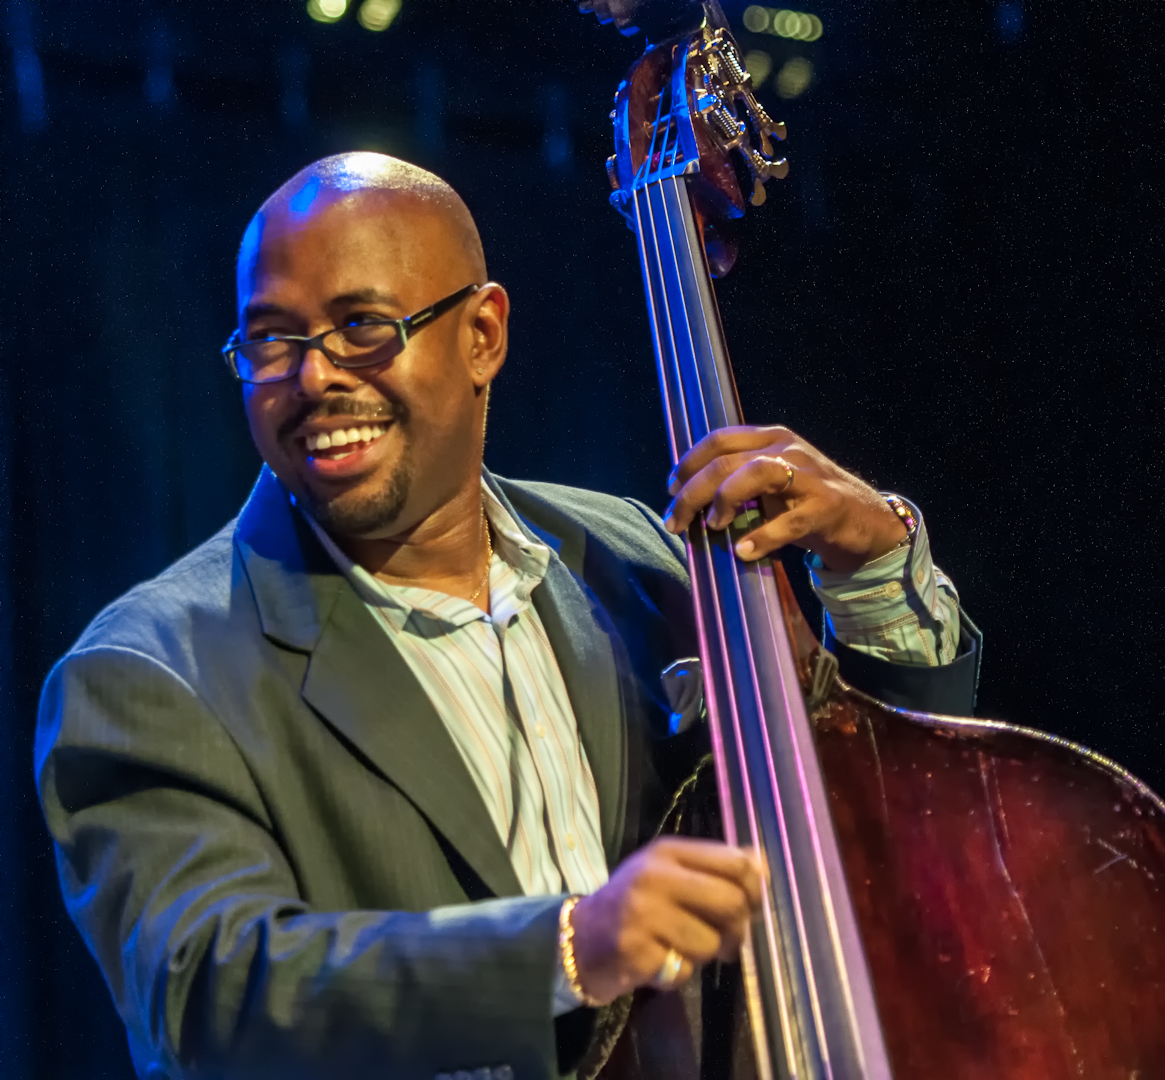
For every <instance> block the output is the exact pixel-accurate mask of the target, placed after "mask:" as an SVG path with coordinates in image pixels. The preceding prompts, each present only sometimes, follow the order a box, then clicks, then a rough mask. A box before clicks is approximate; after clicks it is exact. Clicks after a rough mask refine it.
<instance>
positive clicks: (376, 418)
mask: <svg viewBox="0 0 1165 1080" xmlns="http://www.w3.org/2000/svg"><path fill="white" fill-rule="evenodd" d="M337 416H342V417H343V418H344V419H345V420H353V421H366V422H368V423H376V424H383V423H397V424H406V423H408V419H409V409H408V406H407V405H405V404H404V402H402V401H395V400H393V399H385V400H382V401H367V400H365V399H364V398H361V397H359V396H357V395H355V394H336V395H334V396H329V397H326V398H324V400H323V401H310V402H304V404H303V406H302V407H301V408H300V409H298V410H297V411H296V412H295V413H294V414H293V415H292V416H290V417H288V419H286V420H284V421H283V423H282V424H280V425H279V438H280V439H286V438H290V437H291V436H292V435H294V434H295V432H296V431H297V430H299V428H301V427H302V426H303V425H304V424H307V423H311V422H312V421H314V420H331V419H333V418H335V417H337Z"/></svg>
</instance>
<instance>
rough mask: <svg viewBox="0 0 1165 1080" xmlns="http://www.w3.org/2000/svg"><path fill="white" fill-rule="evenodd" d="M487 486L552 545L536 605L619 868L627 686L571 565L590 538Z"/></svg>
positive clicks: (612, 637) (609, 851)
mask: <svg viewBox="0 0 1165 1080" xmlns="http://www.w3.org/2000/svg"><path fill="white" fill-rule="evenodd" d="M486 482H487V483H488V484H489V485H490V488H491V489H492V490H493V492H494V493H495V494H496V495H497V496H498V498H499V499H500V500H501V501H502V503H503V505H504V506H505V507H506V509H507V510H508V511H509V512H510V514H511V515H512V516H513V518H514V520H515V521H516V522H518V525H519V526H520V527H521V528H522V529H523V531H524V532H525V533H526V534H527V535H528V536H529V537H530V538H531V539H534V540H538V541H539V542H541V543H544V544H547V545H548V546H549V547H550V548H551V555H550V565H549V568H548V569H547V571H546V577H545V578H544V579H543V581H542V583H541V584H540V585H539V586H538V587H537V588H536V589H535V590H534V592H533V594H532V598H533V601H534V608H535V610H536V611H537V612H538V615H539V617H540V618H541V620H542V625H543V626H544V627H545V628H546V636H547V637H548V638H549V639H550V644H551V647H552V648H553V649H554V656H555V658H556V659H557V660H558V668H559V670H560V671H561V672H562V679H563V682H564V683H565V684H566V692H567V694H568V695H569V697H570V703H571V706H572V707H573V709H574V717H575V722H576V723H577V724H578V733H579V739H580V741H581V742H582V745H583V749H584V750H585V751H586V755H587V761H588V762H589V763H590V766H591V773H592V775H593V776H594V778H595V788H596V790H597V792H598V796H599V820H600V823H601V825H602V831H603V851H604V854H605V855H606V857H607V863H608V865H612V866H613V865H614V864H615V863H616V862H617V861H618V859H619V855H620V852H621V848H622V840H623V831H624V828H625V824H626V795H627V717H626V703H625V695H624V688H623V685H622V680H621V678H620V665H619V663H618V662H617V659H616V654H615V650H614V648H613V647H612V641H617V640H618V633H617V631H616V630H615V628H614V627H613V626H612V625H611V622H610V618H609V616H608V615H607V613H606V612H605V611H604V610H603V608H602V606H601V605H600V604H599V603H598V601H597V600H596V599H595V598H594V596H593V595H592V594H591V593H590V592H589V590H587V588H586V586H585V584H584V583H583V581H582V578H581V576H579V575H578V574H576V573H575V572H572V570H571V569H570V568H568V567H567V565H566V563H565V562H564V561H563V558H560V557H559V555H558V552H560V551H561V552H562V553H563V557H564V558H565V557H568V556H569V557H570V558H571V561H572V562H573V563H575V565H576V566H577V567H578V569H579V570H581V568H582V563H583V557H584V545H585V535H583V534H582V533H581V530H580V531H579V535H574V536H556V535H554V534H551V533H548V532H546V531H545V530H544V529H543V528H542V527H540V526H539V525H538V524H537V523H534V522H530V521H528V520H525V519H523V518H522V517H521V516H520V515H519V514H518V512H517V511H516V510H515V509H514V508H513V506H512V505H511V503H510V501H509V500H508V499H507V498H506V496H505V493H504V492H503V491H502V490H501V488H500V487H499V486H498V484H497V481H495V480H494V478H493V477H492V476H491V475H490V474H489V473H486Z"/></svg>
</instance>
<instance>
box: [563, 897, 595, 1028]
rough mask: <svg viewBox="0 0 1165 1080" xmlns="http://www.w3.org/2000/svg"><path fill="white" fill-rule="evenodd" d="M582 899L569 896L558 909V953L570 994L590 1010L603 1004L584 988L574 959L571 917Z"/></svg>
mask: <svg viewBox="0 0 1165 1080" xmlns="http://www.w3.org/2000/svg"><path fill="white" fill-rule="evenodd" d="M581 899H582V897H581V896H568V897H567V898H566V899H565V900H564V901H563V902H562V907H560V908H559V909H558V952H559V954H560V955H561V957H562V970H563V971H565V972H566V981H567V983H568V984H569V985H570V992H571V993H572V994H574V996H575V997H576V998H578V999H579V1001H581V1002H582V1003H583V1004H584V1005H585V1006H587V1008H588V1009H597V1008H599V1006H601V1005H602V1004H603V1003H602V1002H601V1001H599V999H598V998H593V997H591V995H590V994H588V993H587V992H586V991H585V990H584V989H583V988H582V983H580V982H579V980H578V964H577V963H576V962H575V959H574V923H573V922H571V918H570V916H571V913H572V912H573V911H574V907H575V905H576V904H577V903H578V902H579V901H580V900H581Z"/></svg>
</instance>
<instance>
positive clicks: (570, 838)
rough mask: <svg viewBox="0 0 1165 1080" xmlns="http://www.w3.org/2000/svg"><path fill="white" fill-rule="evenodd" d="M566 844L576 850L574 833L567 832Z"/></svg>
mask: <svg viewBox="0 0 1165 1080" xmlns="http://www.w3.org/2000/svg"><path fill="white" fill-rule="evenodd" d="M566 846H567V847H568V848H570V850H571V851H574V833H567V834H566Z"/></svg>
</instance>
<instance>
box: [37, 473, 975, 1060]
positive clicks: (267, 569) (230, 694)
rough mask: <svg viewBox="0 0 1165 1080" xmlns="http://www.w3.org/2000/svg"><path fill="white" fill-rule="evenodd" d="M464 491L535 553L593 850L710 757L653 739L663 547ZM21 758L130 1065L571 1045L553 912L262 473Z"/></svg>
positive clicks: (645, 518)
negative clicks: (123, 1032) (495, 506)
mask: <svg viewBox="0 0 1165 1080" xmlns="http://www.w3.org/2000/svg"><path fill="white" fill-rule="evenodd" d="M486 479H487V482H489V483H491V484H492V485H493V487H494V490H495V491H496V492H497V493H498V495H499V497H500V498H502V500H503V501H504V502H506V503H507V505H508V506H509V508H510V509H511V510H512V511H513V513H514V515H515V518H516V519H517V520H518V521H519V522H520V523H521V524H522V527H523V528H526V529H528V530H529V532H530V534H531V535H532V536H536V537H537V538H538V539H540V540H542V541H543V542H545V543H547V544H548V545H549V546H550V547H551V548H552V549H553V551H554V555H553V557H552V559H551V562H550V568H549V571H548V573H547V575H546V578H545V580H544V582H543V583H542V584H541V585H540V586H539V587H538V588H537V589H536V590H535V591H534V602H535V606H536V608H537V610H538V612H539V615H540V616H541V618H542V621H543V623H544V625H545V627H546V631H547V634H548V635H549V638H550V641H551V643H552V645H553V647H554V651H555V655H556V656H557V658H558V662H559V665H560V667H561V669H562V674H563V677H564V680H565V682H566V687H567V690H568V693H569V695H570V699H571V702H572V704H573V706H574V712H575V716H576V718H577V721H578V726H579V734H580V737H581V739H582V743H583V746H584V748H585V750H586V754H587V758H588V760H589V762H590V765H591V768H592V771H593V773H594V778H595V784H596V787H597V789H598V796H599V806H600V814H601V824H602V838H603V845H604V848H605V852H606V856H607V860H608V863H609V864H610V865H612V866H614V865H615V864H616V863H618V862H619V860H620V859H621V858H622V857H623V856H624V855H625V854H626V853H627V852H629V851H630V850H632V849H634V848H635V847H637V846H638V845H640V844H641V843H642V842H644V841H645V840H646V839H647V838H648V837H649V836H650V835H651V833H652V831H653V830H654V828H655V826H656V824H657V823H658V821H659V818H660V815H661V813H662V810H663V808H664V806H665V805H666V802H665V801H666V799H667V797H668V796H669V794H670V792H671V791H673V790H674V789H675V787H676V785H677V784H678V783H679V781H680V780H681V779H682V778H683V777H684V776H686V775H687V774H688V772H689V771H690V769H691V767H692V766H693V764H694V762H695V760H696V758H697V757H698V756H699V754H701V753H702V752H703V749H704V746H703V740H704V738H705V734H704V733H703V732H702V731H700V729H699V728H696V729H693V730H692V731H690V732H688V733H687V734H685V735H680V736H677V737H675V738H671V739H668V738H664V737H663V735H664V733H665V732H666V730H667V717H668V709H667V705H666V703H665V702H664V700H663V694H662V688H661V686H660V682H659V673H660V671H661V670H662V669H663V668H664V667H665V666H666V665H667V664H668V663H670V662H671V661H672V660H675V659H678V658H680V657H684V656H691V655H693V653H694V652H695V640H694V630H693V625H692V624H693V617H692V609H691V602H690V599H689V596H688V580H687V574H686V571H685V569H684V564H683V549H682V547H681V545H680V543H679V542H678V541H677V540H676V539H675V538H674V537H671V536H670V535H668V534H667V533H666V532H665V531H664V530H663V528H662V526H661V525H660V523H659V520H658V518H656V517H655V515H654V514H652V513H651V512H650V511H648V510H647V509H646V508H644V507H641V506H639V505H638V504H635V503H631V502H628V501H625V500H621V499H616V498H612V497H610V496H607V495H599V494H595V493H593V492H585V491H578V490H574V489H569V488H561V487H555V486H552V485H547V484H532V483H516V482H512V481H505V480H496V479H494V478H492V477H490V476H488V475H487V478H486ZM873 664H874V668H875V674H877V673H878V672H880V673H881V674H882V675H885V676H886V677H887V678H890V679H891V681H892V680H893V679H894V678H899V679H900V678H903V677H908V678H909V679H911V680H923V681H925V682H927V683H928V685H929V686H930V687H931V688H932V689H933V688H934V687H941V686H946V685H955V684H954V683H952V682H951V675H952V672H951V671H944V669H908V668H903V667H901V666H899V665H892V664H884V663H879V662H876V661H875V662H873ZM953 667H954V666H953V665H952V670H953ZM944 680H945V681H944ZM956 681H957V680H956ZM964 683H966V679H964ZM912 685H913V684H912ZM968 685H969V684H968ZM863 689H869V690H871V691H872V692H877V691H878V689H879V687H877V686H875V685H871V683H870V682H867V684H866V685H865V686H863ZM908 696H909V695H908ZM969 707H970V702H969V701H967V702H966V709H964V710H962V711H969ZM947 711H960V710H959V709H957V708H956V709H953V710H950V709H948V710H947ZM36 768H37V779H38V782H39V788H40V796H41V803H42V806H43V809H44V814H45V818H46V820H47V822H48V826H49V829H50V831H51V833H52V836H53V839H54V841H55V844H56V850H57V858H58V867H59V872H60V879H61V886H62V890H63V892H64V896H65V901H66V904H67V906H68V909H69V912H70V914H71V916H72V917H73V919H74V921H75V922H76V924H77V926H78V927H79V929H80V930H81V933H82V935H83V936H84V938H85V941H86V943H87V944H88V946H89V948H90V950H91V951H92V953H93V955H94V956H95V957H96V959H97V961H98V963H99V964H100V966H101V969H102V971H103V973H104V975H105V978H106V980H107V982H108V984H109V987H110V990H111V992H112V994H113V997H114V1000H115V1002H116V1004H117V1008H118V1010H119V1012H120V1014H121V1016H122V1018H123V1020H124V1021H125V1024H126V1027H127V1029H128V1032H129V1039H130V1047H131V1050H132V1053H133V1057H134V1061H135V1064H136V1066H137V1069H138V1072H139V1075H141V1076H144V1077H155V1078H159V1077H174V1078H177V1077H222V1078H224V1080H225V1078H231V1080H242V1078H260V1077H262V1078H266V1077H271V1078H276V1077H277V1078H279V1080H295V1078H304V1080H307V1078H322V1077H328V1078H332V1077H350V1078H361V1080H362V1078H365V1077H392V1078H398V1077H399V1078H414V1077H415V1078H424V1080H429V1078H431V1077H434V1076H437V1075H439V1074H443V1073H451V1072H455V1071H456V1070H467V1071H470V1072H471V1073H473V1072H474V1070H479V1071H478V1072H476V1073H475V1074H474V1075H475V1077H476V1080H491V1078H492V1080H506V1078H507V1077H509V1076H514V1077H517V1078H519V1080H527V1078H529V1080H536V1078H542V1077H553V1076H556V1075H557V1074H558V1058H557V1054H558V1051H560V1050H562V1046H561V1045H560V1044H561V1043H562V1042H564V1041H565V1042H573V1043H574V1044H575V1049H576V1050H577V1049H580V1047H579V1046H578V1045H577V1042H578V1040H577V1036H578V1031H577V1030H576V1031H574V1032H573V1033H571V1037H570V1038H567V1037H566V1035H565V1034H564V1032H563V1031H562V1030H561V1028H562V1027H563V1026H564V1025H561V1024H560V1030H559V1038H558V1039H557V1040H556V1030H555V1024H554V1023H553V1022H552V1019H551V1008H552V1005H551V1001H552V987H553V982H554V974H555V965H556V957H557V913H558V907H559V903H560V899H561V898H560V897H524V896H522V895H521V894H520V888H519V885H518V882H517V879H516V878H515V876H514V872H513V869H512V868H511V866H510V863H509V860H508V858H507V855H506V852H505V850H504V848H503V846H502V843H501V841H500V840H499V838H498V836H497V834H496V832H495V831H494V828H493V825H492V823H491V820H490V817H489V815H488V813H487V812H486V808H485V806H484V804H483V803H482V800H481V798H480V796H479V795H478V793H477V789H476V787H475V785H474V783H473V781H472V779H471V777H470V775H469V773H468V771H467V769H466V767H465V765H464V763H463V762H462V760H461V757H460V755H459V753H458V751H457V749H456V747H455V746H454V744H453V742H452V740H451V738H450V737H449V735H448V734H447V732H446V730H445V727H444V725H443V724H442V722H441V720H440V718H439V717H438V715H437V713H436V711H435V710H434V708H433V706H432V704H431V702H430V701H429V699H428V697H427V696H426V695H425V693H424V692H423V691H422V689H421V687H420V685H419V684H418V683H417V681H416V679H415V678H414V676H413V674H412V672H411V670H410V669H409V667H408V665H407V664H406V663H405V661H404V659H403V658H402V657H401V656H400V654H399V653H398V652H397V651H396V649H395V648H394V647H393V646H392V644H391V642H390V641H389V639H388V637H387V636H386V635H385V634H384V632H383V630H382V629H381V628H380V627H379V626H378V625H377V624H376V622H375V620H374V619H373V617H372V616H371V615H370V614H369V613H368V611H367V610H366V608H365V607H364V605H363V603H362V602H361V601H360V600H359V599H358V597H357V596H356V594H355V593H354V592H353V590H352V588H351V587H350V586H349V585H348V583H347V581H346V579H345V578H344V577H343V576H342V575H340V574H339V573H338V572H337V570H336V568H335V566H334V564H333V563H332V562H331V560H330V559H329V558H328V556H327V555H326V553H325V552H324V551H323V549H322V548H321V546H320V544H319V542H318V540H317V539H316V537H315V536H314V534H313V533H312V532H311V530H310V528H309V527H308V526H307V524H306V522H305V521H304V520H303V518H302V516H301V515H300V514H299V512H298V511H297V510H295V509H294V508H293V507H292V505H291V504H290V502H289V499H288V496H287V493H286V491H285V490H284V489H283V488H282V487H281V486H280V484H279V483H278V481H277V480H276V479H275V478H274V477H273V476H272V475H271V474H270V473H269V472H268V471H266V470H264V472H263V474H262V475H261V476H260V479H259V482H258V483H257V485H256V487H255V489H254V491H253V492H252V495H251V497H250V499H249V501H248V502H247V505H246V506H245V507H244V509H243V511H242V513H241V514H240V516H239V518H238V519H237V520H236V521H235V522H232V523H231V524H229V525H227V526H226V527H225V528H224V529H223V530H222V531H221V532H220V533H219V534H218V535H217V536H214V537H212V538H211V539H210V540H208V541H207V542H206V543H205V544H203V545H202V546H201V547H199V548H197V549H196V550H195V551H193V552H192V553H191V554H189V555H188V556H186V557H185V558H184V559H182V560H180V561H179V562H178V563H176V564H175V565H174V566H172V567H170V568H169V569H168V570H167V571H165V572H164V573H163V574H161V575H160V576H159V577H157V578H155V579H154V580H152V581H149V582H146V583H144V584H142V585H139V586H138V587H137V588H135V589H133V590H132V591H130V592H129V593H127V594H126V595H125V596H123V597H122V598H121V599H119V600H118V601H116V602H115V603H114V604H112V605H111V606H110V607H108V608H107V609H106V610H105V611H103V612H102V613H101V614H100V615H98V616H97V618H96V619H95V620H94V621H93V623H92V624H91V625H90V626H89V627H88V629H87V630H86V631H85V633H84V634H83V635H82V636H81V638H80V640H78V641H77V643H76V644H75V645H74V646H73V648H72V649H71V650H70V651H69V652H68V654H67V655H66V656H65V657H64V658H63V659H62V660H61V661H60V663H59V664H58V665H57V666H56V667H55V668H54V670H53V672H52V673H51V675H50V676H49V679H48V681H47V683H46V686H45V690H44V695H43V698H42V702H41V709H40V718H39V727H38V734H37V750H36ZM573 1015H574V1016H575V1017H577V1016H578V1014H573ZM566 1026H569V1025H566ZM584 1026H585V1025H584Z"/></svg>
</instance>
